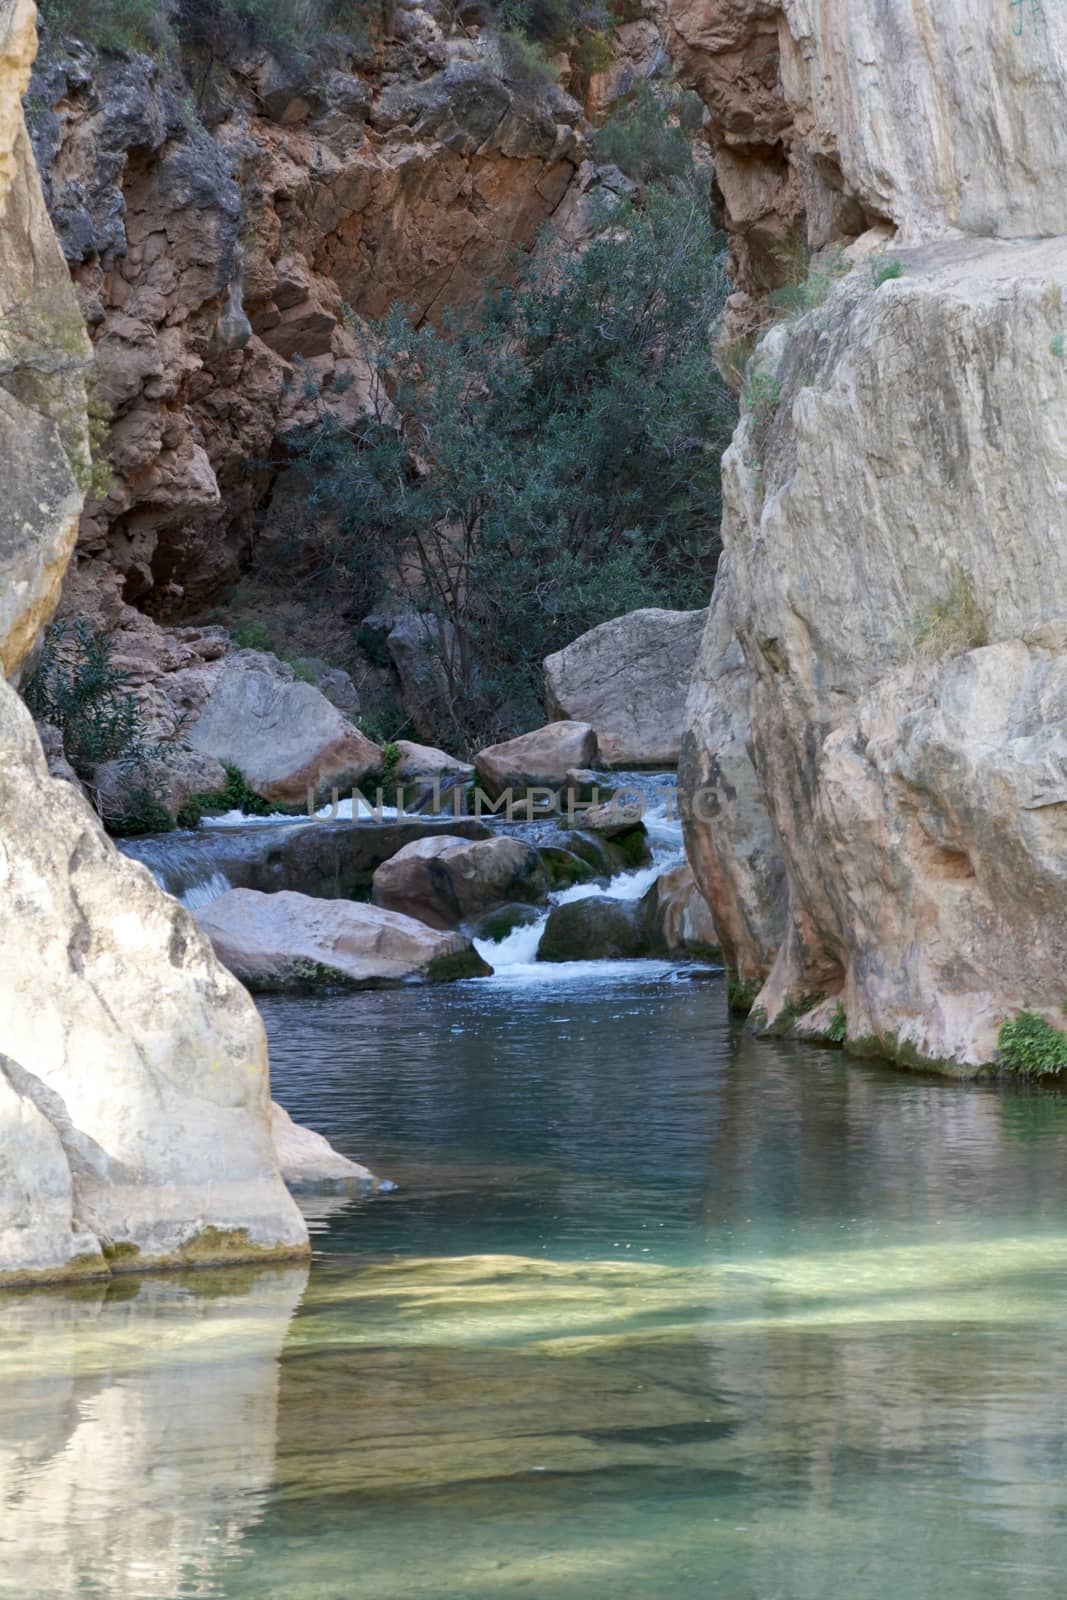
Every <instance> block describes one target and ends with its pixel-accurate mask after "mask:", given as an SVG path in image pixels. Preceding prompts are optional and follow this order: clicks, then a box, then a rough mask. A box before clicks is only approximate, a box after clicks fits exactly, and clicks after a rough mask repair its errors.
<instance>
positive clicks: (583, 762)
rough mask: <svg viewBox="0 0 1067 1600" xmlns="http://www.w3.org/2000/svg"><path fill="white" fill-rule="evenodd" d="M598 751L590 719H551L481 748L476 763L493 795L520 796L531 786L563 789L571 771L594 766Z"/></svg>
mask: <svg viewBox="0 0 1067 1600" xmlns="http://www.w3.org/2000/svg"><path fill="white" fill-rule="evenodd" d="M598 754H599V752H598V748H597V739H596V729H595V728H592V727H590V725H589V724H588V723H587V722H550V723H548V724H546V726H545V727H543V728H535V729H534V730H533V731H532V732H531V733H521V734H519V736H518V738H517V739H506V740H505V741H504V743H503V744H493V745H490V746H489V747H488V748H487V749H485V750H480V751H479V752H478V754H477V755H476V756H475V758H474V766H475V770H476V772H477V774H478V781H479V783H481V784H482V785H483V786H484V788H485V792H486V793H487V794H488V795H489V796H490V797H491V798H492V799H494V800H495V799H499V798H500V796H502V795H504V794H506V793H510V794H511V796H512V797H513V798H514V799H521V798H522V797H523V796H525V795H526V794H527V792H528V791H529V790H530V789H551V790H557V789H560V788H561V787H562V786H563V785H564V784H565V783H566V781H567V774H568V772H570V771H572V770H574V769H575V768H579V767H591V766H595V764H596V761H597V757H598Z"/></svg>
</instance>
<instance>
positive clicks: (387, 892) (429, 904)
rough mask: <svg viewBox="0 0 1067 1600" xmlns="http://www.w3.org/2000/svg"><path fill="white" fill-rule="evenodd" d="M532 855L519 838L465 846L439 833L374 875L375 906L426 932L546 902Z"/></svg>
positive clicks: (544, 878) (543, 882)
mask: <svg viewBox="0 0 1067 1600" xmlns="http://www.w3.org/2000/svg"><path fill="white" fill-rule="evenodd" d="M548 889H549V882H548V876H547V874H546V872H545V869H544V867H543V865H542V863H541V860H540V858H539V856H538V853H537V851H536V850H535V849H534V848H533V846H532V845H530V844H527V843H525V841H524V840H522V839H510V838H503V837H500V836H498V837H496V838H493V839H484V840H474V841H467V840H465V839H454V838H449V837H448V836H447V835H446V834H439V835H438V836H437V837H435V838H428V839H417V840H414V841H413V842H412V843H411V844H407V845H405V846H404V848H403V849H402V850H399V851H398V852H397V854H396V855H395V856H393V857H392V859H391V860H389V861H386V862H384V863H383V864H382V865H381V866H380V867H379V868H378V870H377V871H376V872H375V874H374V887H373V890H372V894H373V899H374V904H375V905H376V906H386V907H388V908H389V909H390V910H392V911H399V912H403V913H404V914H405V916H408V917H417V918H418V919H419V920H420V922H425V923H427V924H428V925H429V926H430V927H431V928H454V927H457V926H458V925H459V923H461V922H466V921H467V920H468V919H470V918H472V917H480V916H482V915H483V914H484V913H485V912H486V911H488V910H489V909H490V908H491V907H493V906H497V905H501V904H504V903H506V902H510V901H520V902H522V901H526V902H539V901H543V900H545V899H547V897H548Z"/></svg>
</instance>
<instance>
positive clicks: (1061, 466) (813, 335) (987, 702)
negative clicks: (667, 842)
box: [672, 0, 1067, 1070]
mask: <svg viewBox="0 0 1067 1600" xmlns="http://www.w3.org/2000/svg"><path fill="white" fill-rule="evenodd" d="M705 11H708V12H709V15H710V14H712V13H714V14H715V15H716V16H717V18H718V22H717V25H716V29H710V25H708V26H706V27H705V32H704V33H703V34H702V33H701V32H700V30H699V29H694V28H693V26H692V15H693V13H692V11H686V10H685V9H684V8H683V9H681V10H679V11H678V12H677V14H675V13H674V11H673V8H672V15H674V16H675V27H676V30H678V31H680V33H681V34H684V36H685V38H686V40H687V48H688V49H689V51H690V52H691V55H690V58H689V59H690V67H689V70H690V73H691V76H692V78H693V81H699V82H700V83H701V84H702V85H703V86H704V88H705V92H707V93H708V94H709V103H711V104H712V107H713V111H714V112H715V114H716V115H717V117H718V119H719V129H720V132H719V137H720V140H721V141H722V146H723V148H722V149H721V150H720V169H719V170H720V180H721V181H722V182H723V189H724V193H726V194H727V198H728V199H730V193H729V184H730V179H729V171H730V159H731V158H730V157H729V156H727V161H726V165H725V167H724V166H723V165H722V156H723V153H724V151H726V150H733V151H734V153H735V154H736V155H737V159H738V161H739V162H740V163H741V164H742V165H743V166H744V167H745V171H746V173H747V179H746V181H747V182H748V184H749V187H748V189H747V191H746V193H747V195H748V200H745V199H743V197H740V191H737V192H735V193H734V195H733V199H732V213H731V215H732V221H733V225H734V227H735V229H736V237H737V253H738V259H739V260H740V261H742V262H744V263H747V264H748V268H749V271H750V277H749V281H748V287H749V288H750V289H756V288H758V287H759V276H758V269H757V263H758V259H759V252H758V250H757V249H756V241H757V239H762V240H763V241H764V243H765V244H766V243H768V241H770V240H771V239H772V238H773V237H774V235H775V233H777V236H778V237H779V238H780V237H782V236H783V235H784V232H785V230H786V229H787V228H788V227H790V226H792V225H793V223H794V222H795V220H796V218H797V217H800V218H802V219H803V220H804V222H805V226H806V227H807V230H808V237H809V242H810V244H811V245H812V246H814V247H816V248H818V247H821V246H823V245H825V244H828V243H831V242H835V241H836V242H837V243H838V244H840V245H842V246H845V247H849V245H850V240H851V239H852V238H853V237H854V236H855V235H856V234H857V233H858V232H859V230H860V228H861V227H862V226H863V225H864V224H865V223H867V222H870V221H871V220H873V219H875V218H877V219H881V221H880V224H879V227H878V228H877V230H876V232H875V234H874V235H873V236H872V235H868V236H867V237H865V238H863V239H862V240H861V241H860V242H859V243H857V244H856V245H855V246H854V247H852V248H849V249H847V252H846V256H845V259H844V261H843V262H842V263H841V265H842V267H844V268H850V270H848V271H847V273H845V275H843V276H841V278H840V280H839V281H837V282H836V283H834V284H833V285H832V286H830V287H829V292H828V294H827V296H826V298H825V302H824V303H823V304H821V305H818V304H816V305H813V306H812V308H811V309H809V310H807V312H806V314H803V315H800V316H796V317H794V318H793V319H792V320H791V321H784V322H780V323H779V324H778V325H777V326H775V327H774V328H773V329H772V331H770V332H769V333H768V334H766V335H765V337H764V338H763V341H762V343H761V344H760V346H759V347H758V348H757V351H756V353H755V355H754V357H753V358H752V362H751V363H750V366H749V369H748V376H747V380H746V396H747V404H746V407H745V412H744V415H743V417H742V421H741V424H740V426H739V428H738V432H737V434H736V436H735V439H734V442H733V445H732V447H731V449H730V451H729V452H728V454H727V457H726V462H725V485H724V496H725V502H726V510H725V518H724V525H723V546H724V550H725V552H726V557H725V573H726V578H725V581H723V582H722V583H720V586H719V589H718V592H717V594H716V596H715V600H714V602H713V607H712V613H711V617H710V620H709V624H708V629H707V632H706V635H705V640H704V646H703V652H702V658H701V661H700V663H699V664H698V670H697V676H696V681H695V683H694V687H693V691H692V694H691V697H690V706H689V732H688V735H687V740H686V758H685V760H686V771H687V782H688V784H689V786H690V787H691V788H692V789H694V790H695V789H696V788H697V787H698V786H700V787H702V789H703V790H704V797H703V799H702V802H701V806H702V810H701V814H699V815H697V816H694V818H693V819H692V821H691V823H690V825H689V830H688V831H689V848H690V855H691V859H692V861H693V865H694V868H695V870H696V871H697V873H698V876H699V878H700V881H701V883H702V885H703V887H704V889H705V892H706V893H707V894H708V895H709V897H710V898H711V900H712V903H713V907H714V910H715V915H716V919H717V922H718V924H719V927H720V931H721V932H722V934H723V940H724V944H725V945H726V947H727V948H728V950H730V951H731V952H732V955H733V959H734V962H735V965H736V966H737V967H738V969H739V971H740V974H741V976H742V977H743V978H746V979H766V982H765V983H764V985H763V988H762V992H761V994H760V995H759V997H758V998H757V1000H756V1011H755V1013H754V1015H755V1017H756V1020H757V1022H759V1023H762V1024H764V1025H766V1026H770V1027H776V1026H777V1027H779V1028H783V1027H786V1026H790V1025H795V1026H796V1027H797V1028H798V1030H799V1031H800V1032H805V1031H806V1032H809V1033H811V1034H813V1035H819V1034H823V1035H824V1034H826V1032H827V1031H829V1032H830V1033H831V1034H832V1035H833V1034H840V1032H841V1031H843V1030H847V1036H848V1038H849V1040H850V1041H851V1042H852V1044H853V1046H854V1047H857V1048H860V1049H866V1050H872V1051H879V1052H881V1053H884V1054H887V1055H889V1056H892V1057H895V1058H896V1059H898V1060H900V1061H902V1062H913V1061H926V1062H936V1063H940V1064H943V1065H945V1066H946V1067H947V1068H949V1069H952V1070H966V1069H969V1068H973V1067H974V1066H976V1065H978V1064H980V1063H985V1062H989V1061H990V1060H992V1059H993V1058H994V1057H995V1054H996V1050H997V1036H998V1029H999V1026H1000V1024H1001V1023H1002V1022H1003V1021H1004V1020H1006V1019H1007V1018H1010V1017H1011V1016H1012V1015H1014V1014H1015V1013H1016V1012H1017V1011H1018V1010H1020V1009H1024V1008H1026V1009H1030V1010H1033V1011H1036V1012H1038V1013H1040V1014H1041V1015H1042V1016H1044V1017H1045V1018H1046V1020H1047V1021H1048V1022H1050V1023H1051V1024H1052V1025H1053V1026H1056V1027H1058V1026H1060V1025H1061V1024H1062V1022H1063V1016H1062V1010H1061V1006H1062V1003H1063V1001H1064V998H1065V994H1067V978H1065V973H1067V960H1065V958H1067V935H1065V929H1067V766H1065V758H1067V540H1065V533H1067V512H1065V509H1064V507H1065V494H1067V448H1065V445H1064V440H1065V438H1067V363H1065V356H1064V349H1065V346H1064V334H1065V331H1067V328H1065V316H1067V311H1065V293H1067V239H1065V238H1064V237H1063V235H1064V233H1065V232H1067V217H1065V215H1064V196H1065V194H1067V188H1065V185H1064V158H1065V152H1067V145H1065V141H1064V130H1063V123H1062V116H1061V114H1060V113H1061V109H1062V104H1063V94H1064V87H1065V79H1067V21H1065V20H1064V18H1063V17H1062V16H1061V15H1060V14H1059V13H1057V12H1056V11H1055V10H1054V8H1051V7H1038V6H1034V7H1030V6H1028V5H1023V6H1009V5H1004V6H999V7H995V8H985V7H982V8H979V7H976V6H974V5H972V4H971V3H970V0H952V3H948V4H946V5H944V6H942V7H939V8H938V10H937V14H936V15H935V14H934V13H933V12H932V11H931V12H929V13H927V11H926V9H925V8H918V7H914V6H912V5H910V4H906V3H904V0H890V3H884V0H880V3H877V4H876V3H875V0H849V4H848V5H845V4H837V3H833V0H803V3H801V0H782V3H781V4H778V5H770V4H758V5H756V4H753V5H745V4H743V3H741V0H736V3H733V4H721V5H719V6H717V7H716V5H714V4H712V5H711V7H710V10H709V8H705ZM704 22H705V24H707V23H708V18H707V16H705V18H704ZM716 30H717V31H716ZM964 40H965V41H966V44H967V48H966V49H964V48H962V41H964ZM731 50H733V51H734V55H733V57H732V58H731V57H730V52H731ZM730 59H732V60H733V62H734V66H733V68H730V67H729V65H728V63H729V60H730ZM730 71H735V72H740V74H741V75H740V76H734V77H733V78H732V80H731V83H732V87H731V90H730V95H729V96H727V101H726V103H725V104H724V105H719V103H718V101H716V99H715V93H717V92H718V91H717V89H716V86H720V87H721V85H722V84H723V82H724V74H728V73H729V72H730ZM723 92H724V93H725V90H724V91H723ZM746 104H747V106H748V113H749V114H748V121H747V123H746V120H745V117H746V111H745V107H746ZM716 106H718V110H716ZM775 128H776V129H777V131H776V132H775V131H774V130H775ZM772 153H773V156H774V161H776V162H778V165H779V168H780V172H779V176H780V177H781V180H782V182H781V185H780V186H779V188H778V190H777V191H776V192H775V193H772V188H771V186H770V184H769V180H768V181H767V183H763V179H762V178H760V177H759V173H760V172H761V171H763V173H764V177H765V176H766V171H765V169H766V167H767V164H768V162H770V161H771V155H772ZM761 183H763V187H762V188H760V184H761ZM827 183H830V189H831V190H832V193H833V194H834V195H836V196H837V197H838V199H839V200H840V202H841V204H840V205H838V208H837V210H836V212H835V211H834V209H833V207H831V206H829V202H828V199H827V189H826V184H827ZM787 191H788V194H787ZM757 192H758V193H759V194H761V195H762V197H763V201H766V209H765V210H764V211H763V212H761V213H760V216H761V217H762V222H759V226H757V225H756V222H754V221H753V218H755V217H756V213H757V211H758V210H759V206H758V205H757V204H756V199H755V197H756V195H757ZM786 194H787V198H783V196H786ZM760 203H761V204H762V201H761V202H760ZM835 203H836V202H835ZM842 207H844V209H842ZM850 208H851V209H850ZM758 220H759V219H757V221H758ZM890 227H892V229H893V230H894V231H895V237H894V238H893V239H892V242H891V243H890V244H889V247H888V251H886V249H885V248H884V247H885V245H886V242H887V239H888V238H889V232H888V230H889V228H890ZM875 245H877V246H878V248H879V250H880V252H881V253H880V254H877V255H876V256H875V257H874V259H873V261H872V260H870V259H867V258H868V257H869V253H870V250H871V248H872V247H873V246H875ZM768 258H769V257H767V256H766V255H765V257H764V259H768ZM768 863H772V864H773V865H772V867H771V868H770V870H769V868H768ZM780 888H781V889H782V890H784V894H783V893H780V892H779V889H780ZM818 997H822V999H821V1000H819V999H818ZM806 1008H808V1009H807V1010H806ZM805 1012H806V1014H805V1015H803V1016H802V1017H801V1019H800V1021H799V1022H797V1021H796V1019H797V1016H798V1013H805ZM835 1019H836V1026H834V1022H835Z"/></svg>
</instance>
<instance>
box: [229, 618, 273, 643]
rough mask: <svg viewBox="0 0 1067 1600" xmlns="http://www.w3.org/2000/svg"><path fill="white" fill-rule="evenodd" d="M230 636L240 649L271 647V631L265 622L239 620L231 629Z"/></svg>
mask: <svg viewBox="0 0 1067 1600" xmlns="http://www.w3.org/2000/svg"><path fill="white" fill-rule="evenodd" d="M230 638H231V639H232V640H233V642H234V644H235V645H236V646H237V648H238V649H239V650H269V649H270V648H271V632H270V628H269V627H268V626H267V624H266V623H265V622H239V623H238V624H237V626H236V627H235V628H231V629H230Z"/></svg>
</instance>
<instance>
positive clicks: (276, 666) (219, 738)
mask: <svg viewBox="0 0 1067 1600" xmlns="http://www.w3.org/2000/svg"><path fill="white" fill-rule="evenodd" d="M187 742H188V744H189V745H190V746H191V747H192V748H193V749H194V750H198V751H200V752H202V753H203V754H205V755H209V756H214V757H215V759H216V760H218V761H222V762H227V763H229V764H232V765H233V766H235V767H239V768H240V770H241V771H242V772H243V773H244V775H245V777H246V778H247V780H248V783H249V784H250V786H251V787H252V788H253V789H254V790H255V791H256V793H257V794H260V795H262V796H263V798H264V799H266V800H275V801H279V802H281V803H283V804H290V805H292V804H296V805H299V804H301V803H302V802H304V801H306V799H307V792H308V789H309V788H311V789H313V790H314V791H315V793H316V794H318V795H323V796H325V794H326V793H327V792H328V790H329V789H330V788H331V787H336V788H338V789H341V790H345V789H351V788H352V787H353V786H354V785H357V784H359V783H360V782H361V781H362V779H364V778H365V777H367V775H368V774H369V773H371V772H374V771H376V770H377V769H378V768H380V766H381V764H382V753H381V751H380V749H379V748H378V746H377V745H376V744H372V743H371V741H370V740H369V739H368V738H367V737H366V736H365V735H364V734H362V733H360V731H359V729H358V728H354V727H353V726H352V724H351V723H350V722H348V721H347V720H346V718H345V717H343V716H342V715H341V713H340V712H339V711H338V710H337V708H336V707H335V706H333V705H331V704H330V702H329V701H328V700H327V699H326V697H325V695H323V694H320V692H319V690H318V689H315V688H313V687H312V685H311V684H310V683H301V682H300V681H298V680H297V679H296V678H294V676H293V669H292V668H291V667H289V666H286V664H285V663H284V662H280V661H279V660H278V659H277V657H276V656H270V655H267V654H265V653H263V652H260V651H255V650H238V651H237V652H236V653H235V654H234V655H232V656H230V657H228V658H227V660H226V662H225V663H224V665H223V667H222V670H221V672H220V673H219V675H218V677H217V679H216V681H215V685H214V687H213V689H212V690H211V693H210V695H209V697H208V699H207V702H206V704H205V705H204V709H203V710H202V711H201V713H200V715H199V717H198V718H197V720H196V722H195V723H194V724H193V726H192V727H191V728H190V729H189V730H188V733H187Z"/></svg>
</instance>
